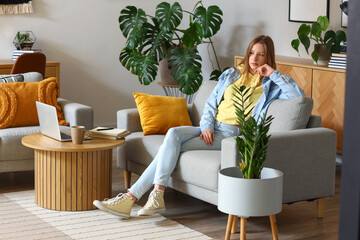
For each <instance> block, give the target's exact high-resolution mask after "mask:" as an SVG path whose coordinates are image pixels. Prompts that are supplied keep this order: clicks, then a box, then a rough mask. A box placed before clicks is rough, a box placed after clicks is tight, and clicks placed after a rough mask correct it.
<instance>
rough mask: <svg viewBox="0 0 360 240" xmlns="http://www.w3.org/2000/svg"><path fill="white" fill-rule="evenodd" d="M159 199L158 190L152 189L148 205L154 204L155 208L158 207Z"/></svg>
mask: <svg viewBox="0 0 360 240" xmlns="http://www.w3.org/2000/svg"><path fill="white" fill-rule="evenodd" d="M157 200H158V192H156V191H152V192H151V193H150V195H149V200H148V202H147V203H146V205H147V207H148V208H150V207H151V206H153V205H154V207H155V208H158V207H159V206H160V204H159V202H158V201H157Z"/></svg>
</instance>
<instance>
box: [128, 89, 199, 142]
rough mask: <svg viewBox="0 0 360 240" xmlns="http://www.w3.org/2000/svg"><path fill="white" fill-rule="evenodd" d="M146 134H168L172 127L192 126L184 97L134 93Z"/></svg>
mask: <svg viewBox="0 0 360 240" xmlns="http://www.w3.org/2000/svg"><path fill="white" fill-rule="evenodd" d="M133 95H134V98H135V102H136V105H137V108H138V111H139V114H140V121H141V126H142V129H143V132H144V135H151V134H166V132H167V131H168V130H169V129H170V128H172V127H178V126H191V125H192V123H191V120H190V116H189V113H188V108H187V105H186V101H185V99H184V98H177V97H165V96H156V95H149V94H145V93H133Z"/></svg>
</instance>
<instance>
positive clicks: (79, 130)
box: [70, 126, 85, 144]
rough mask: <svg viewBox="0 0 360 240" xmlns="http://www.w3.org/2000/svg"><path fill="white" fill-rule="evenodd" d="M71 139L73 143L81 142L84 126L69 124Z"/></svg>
mask: <svg viewBox="0 0 360 240" xmlns="http://www.w3.org/2000/svg"><path fill="white" fill-rule="evenodd" d="M70 131H71V140H72V142H73V143H74V144H82V142H83V141H84V136H85V127H84V126H71V128H70Z"/></svg>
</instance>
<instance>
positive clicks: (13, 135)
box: [0, 73, 94, 173]
mask: <svg viewBox="0 0 360 240" xmlns="http://www.w3.org/2000/svg"><path fill="white" fill-rule="evenodd" d="M41 80H42V76H41V74H40V73H26V74H24V81H25V82H34V81H41ZM4 84H6V83H4ZM58 103H59V105H60V106H61V108H62V109H63V112H64V117H65V120H66V121H67V122H68V123H70V126H73V125H83V126H85V127H86V129H91V128H93V118H94V117H93V109H92V108H91V107H89V106H85V105H82V104H79V103H74V102H70V101H68V100H65V99H62V98H59V99H58ZM61 128H62V129H66V128H69V127H66V126H61ZM38 132H40V128H39V126H27V127H13V128H5V129H0V173H2V172H17V171H30V170H34V150H33V149H31V148H28V147H25V146H23V145H22V144H21V138H22V137H24V136H26V135H29V134H33V133H38Z"/></svg>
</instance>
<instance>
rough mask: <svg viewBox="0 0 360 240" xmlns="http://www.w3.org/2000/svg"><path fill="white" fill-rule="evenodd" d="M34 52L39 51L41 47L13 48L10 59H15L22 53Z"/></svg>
mask: <svg viewBox="0 0 360 240" xmlns="http://www.w3.org/2000/svg"><path fill="white" fill-rule="evenodd" d="M36 52H41V49H32V50H13V55H12V60H16V59H17V58H18V57H19V56H20V55H22V54H24V53H36Z"/></svg>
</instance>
